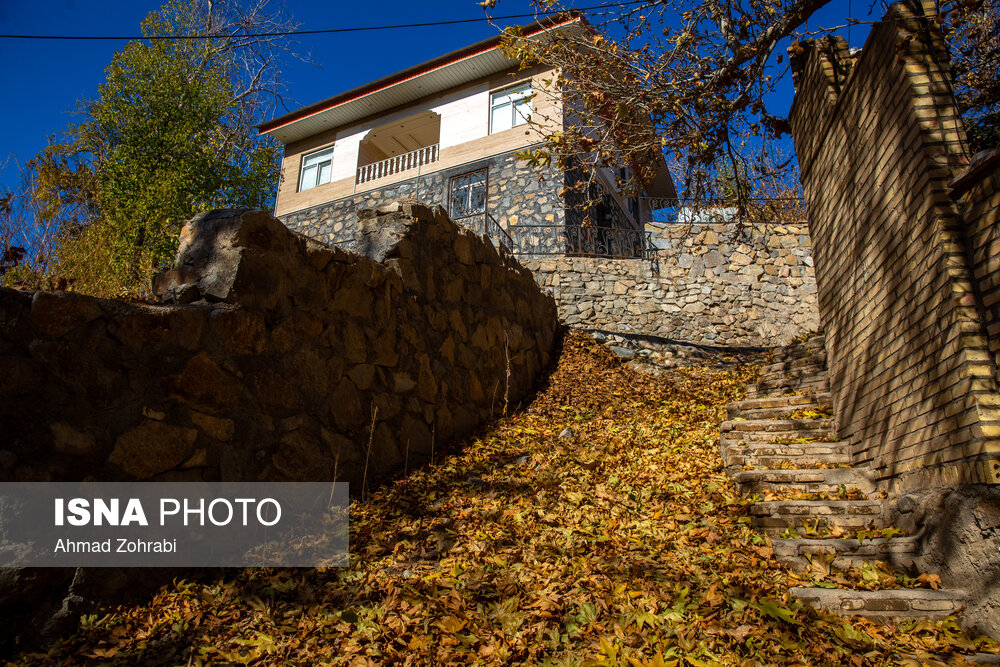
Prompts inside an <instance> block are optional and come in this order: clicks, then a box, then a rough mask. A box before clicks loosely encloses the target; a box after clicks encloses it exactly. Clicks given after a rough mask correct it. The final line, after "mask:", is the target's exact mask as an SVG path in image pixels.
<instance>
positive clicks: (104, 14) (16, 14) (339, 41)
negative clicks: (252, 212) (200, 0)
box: [0, 0, 883, 187]
mask: <svg viewBox="0 0 1000 667" xmlns="http://www.w3.org/2000/svg"><path fill="white" fill-rule="evenodd" d="M871 1H872V0H832V2H830V3H829V4H828V5H827V7H825V8H824V9H823V10H821V12H820V13H819V14H818V15H817V16H816V17H815V19H814V20H813V21H812V22H811V23H810V25H811V26H819V25H822V26H830V25H836V24H839V23H841V22H842V20H843V17H844V16H846V15H847V14H848V9H849V8H850V9H851V10H853V15H854V16H857V17H859V18H865V15H866V14H867V10H868V7H869V5H870V3H871ZM852 3H853V5H852ZM160 4H161V3H160V2H157V1H155V0H152V1H150V0H90V1H83V0H49V2H44V3H41V2H31V1H25V0H0V33H3V34H54V35H137V34H139V24H140V23H141V22H142V20H143V19H144V18H145V17H146V15H147V14H149V12H151V11H154V10H155V9H157V8H158V7H159V6H160ZM576 4H577V5H578V6H582V7H587V6H592V5H597V4H602V3H601V0H593V1H588V0H578V2H577V3H576ZM880 5H881V1H880V2H877V3H876V6H875V9H874V12H873V13H874V14H875V15H876V16H877V17H881V15H882V13H883V10H882V9H881V6H880ZM286 7H287V9H288V11H289V13H291V15H292V16H293V17H294V18H295V20H296V21H298V22H299V23H301V24H302V28H303V29H321V28H339V27H352V26H370V25H384V24H398V23H416V22H426V21H436V20H449V19H462V18H475V17H480V16H483V10H482V8H481V7H479V6H478V5H477V4H476V2H475V1H474V0H435V1H434V2H413V1H412V0H407V1H403V0H378V1H372V0H368V1H367V2H366V1H364V0H361V1H352V2H344V1H342V0H333V1H331V0H326V1H325V2H311V1H310V2H307V1H305V0H286ZM530 11H531V6H530V2H529V0H500V1H499V2H498V4H497V7H496V8H495V9H494V13H495V14H498V15H507V14H520V13H526V12H530ZM526 22H530V19H522V20H517V21H506V22H504V23H526ZM494 34H496V29H495V28H493V27H492V26H490V25H489V24H488V23H486V22H481V23H471V24H463V25H459V26H436V27H424V28H412V29H398V30H387V31H372V32H354V33H341V34H333V35H318V36H303V37H300V38H299V44H298V50H299V51H300V52H302V53H306V54H308V55H310V56H311V57H312V59H313V61H314V63H315V64H304V63H289V64H288V66H287V67H286V69H285V80H286V81H287V82H288V89H289V97H290V98H291V99H290V104H291V106H292V108H296V107H298V106H303V105H306V104H310V103H312V102H316V101H319V100H321V99H325V98H327V97H330V96H332V95H335V94H337V93H339V92H342V91H345V90H349V89H351V88H354V87H356V86H359V85H361V84H364V83H366V82H368V81H372V80H374V79H377V78H379V77H381V76H384V75H386V74H391V73H393V72H396V71H399V70H402V69H405V68H407V67H409V66H411V65H415V64H418V63H421V62H423V61H425V60H429V59H431V58H434V57H435V56H438V55H442V54H444V53H447V52H449V51H452V50H454V49H457V48H460V47H462V46H465V45H467V44H471V43H473V42H476V41H479V40H481V39H485V38H487V37H490V36H492V35H494ZM866 34H867V29H863V28H859V27H855V28H854V29H853V30H852V34H851V45H852V46H860V45H861V42H862V40H863V39H864V36H865V35H866ZM124 44H125V42H124V41H120V40H119V41H54V40H13V39H0V63H3V70H4V77H3V85H4V103H3V104H0V167H3V166H4V163H5V162H6V163H7V165H6V167H4V168H3V169H2V171H0V186H7V187H13V186H15V185H16V183H17V180H18V172H17V168H16V166H15V165H14V160H15V159H16V160H17V161H19V162H21V163H22V164H23V163H24V162H26V161H27V160H29V159H30V158H31V157H33V156H34V155H35V154H36V153H38V151H40V150H41V149H43V148H44V147H45V145H46V142H47V139H48V137H49V136H50V135H52V134H54V133H57V132H59V131H60V130H61V129H63V128H64V127H66V125H67V124H68V123H70V122H71V121H72V120H73V119H74V115H73V113H72V112H73V111H74V110H75V109H76V108H77V107H78V101H80V100H85V99H88V98H92V97H94V96H96V94H97V86H98V84H100V83H101V82H102V81H103V80H104V68H105V67H106V66H107V65H108V63H110V62H111V57H112V55H113V54H114V52H115V51H117V50H118V49H120V48H121V47H122V46H124ZM785 86H786V91H785V92H784V93H783V94H782V95H781V97H780V98H779V99H776V100H775V102H774V105H775V108H774V109H772V110H771V111H772V112H773V113H779V114H783V113H785V112H786V111H787V109H788V105H789V104H790V102H791V78H790V77H789V78H788V80H787V82H786V84H785Z"/></svg>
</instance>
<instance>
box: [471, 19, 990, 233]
mask: <svg viewBox="0 0 1000 667" xmlns="http://www.w3.org/2000/svg"><path fill="white" fill-rule="evenodd" d="M828 1H829V0H701V1H700V2H698V1H690V0H688V1H684V0H638V1H633V2H621V3H618V4H616V5H610V6H605V7H603V8H601V9H597V10H594V12H593V13H586V14H584V18H585V19H587V23H586V27H587V29H586V30H585V31H583V32H582V33H567V32H562V33H555V32H554V33H552V34H548V35H547V36H546V37H545V38H543V39H539V38H537V37H536V38H531V39H522V38H521V37H520V35H519V34H518V32H517V30H516V29H515V30H510V29H509V30H508V31H507V38H506V39H505V49H506V51H507V53H508V54H509V55H512V56H513V57H516V58H517V59H519V60H520V61H521V62H522V63H523V64H525V65H530V64H535V63H544V64H546V65H550V66H552V67H554V68H556V69H557V71H558V72H559V74H558V81H557V85H556V86H553V88H554V89H555V90H560V91H563V92H562V95H563V102H564V105H565V107H566V109H567V110H568V112H569V113H570V114H571V116H572V117H573V119H574V120H573V122H572V123H570V124H567V125H566V126H565V127H563V129H562V130H561V131H558V132H554V133H552V134H550V135H549V136H548V137H547V145H546V147H545V148H544V149H542V150H540V151H537V152H536V154H535V159H537V160H543V161H556V162H558V163H560V164H561V165H564V166H565V165H567V164H578V163H580V162H582V163H583V164H584V165H585V166H587V167H589V168H590V169H591V171H593V170H595V169H596V167H597V165H602V164H603V165H609V166H614V167H630V173H632V174H635V178H636V181H637V183H633V184H631V185H632V187H633V188H634V187H635V186H637V185H639V184H642V183H643V182H645V181H646V180H648V179H649V178H650V176H651V175H650V174H649V173H648V167H646V165H648V164H649V162H650V161H649V160H648V159H647V157H648V156H649V155H650V154H651V153H654V152H660V151H662V152H663V153H664V154H665V155H666V157H667V159H668V162H670V163H672V164H673V165H674V167H675V170H674V176H675V179H677V180H679V181H680V182H679V186H680V189H681V190H682V195H683V196H684V197H686V198H690V199H693V200H694V201H695V202H717V201H719V200H720V199H724V200H725V201H726V202H727V203H728V205H731V206H736V207H737V208H738V210H739V211H740V214H741V219H746V217H747V214H751V215H750V217H751V218H753V217H754V215H753V214H752V210H753V209H755V208H756V209H759V208H760V203H762V202H766V200H767V197H766V196H765V195H766V193H765V192H762V191H761V190H760V189H759V187H758V185H759V183H761V182H762V181H766V182H770V183H774V182H776V181H777V182H783V183H788V184H789V186H790V187H791V188H792V190H791V191H789V192H788V193H787V194H788V195H789V196H794V190H795V187H796V186H795V183H796V182H797V180H798V179H797V174H798V172H797V164H796V162H795V160H794V158H793V157H792V158H785V159H778V158H776V156H777V155H780V154H781V153H782V152H784V153H786V154H787V153H788V152H789V151H788V148H789V147H788V143H787V139H785V137H784V135H786V134H788V132H789V131H790V127H789V125H788V121H787V120H786V119H785V118H782V117H779V116H777V115H776V114H773V113H770V112H769V110H768V108H767V106H766V103H765V100H766V97H767V95H768V94H769V93H771V92H772V91H773V90H774V89H775V87H776V85H778V84H779V81H781V80H782V79H783V75H784V74H785V73H787V69H788V65H787V58H786V57H785V54H784V48H779V47H780V46H782V42H783V40H784V41H785V42H788V43H790V42H791V41H792V39H794V38H798V37H801V36H806V33H804V32H802V31H803V26H804V25H805V23H806V21H807V20H808V19H809V18H810V17H811V16H812V15H813V14H814V13H815V12H816V10H818V9H819V8H821V7H822V6H824V5H825V4H827V2H828ZM536 2H537V4H538V6H539V8H540V9H544V10H545V11H548V12H551V11H552V10H553V9H555V8H557V7H556V2H554V1H553V0H536ZM997 2H998V0H985V1H984V0H971V2H969V1H967V2H963V1H961V0H955V1H954V2H953V3H950V4H948V5H947V6H946V8H945V9H946V12H945V16H946V19H947V20H948V21H949V22H950V23H948V24H947V25H946V28H947V27H948V26H950V25H957V26H964V29H965V32H964V33H962V34H964V35H966V36H967V39H968V41H969V43H970V45H971V46H970V50H969V52H968V54H969V55H968V56H967V58H966V60H965V61H964V62H965V63H966V65H965V67H966V69H964V70H963V69H962V67H963V65H962V64H961V62H962V60H961V58H962V56H963V53H961V52H960V53H959V54H958V55H959V61H960V64H959V65H957V66H956V71H960V72H961V71H964V72H966V73H967V74H966V75H965V78H964V79H963V80H964V81H965V82H966V85H967V87H968V90H969V94H968V95H967V97H966V98H965V99H967V100H968V102H967V104H966V108H969V109H980V110H982V109H988V110H991V111H988V112H986V114H985V115H982V116H980V117H981V118H983V119H985V120H984V122H983V123H982V125H983V127H985V128H992V129H994V130H995V128H996V123H995V118H996V116H995V114H996V111H997V109H998V108H1000V95H998V93H997V91H996V85H997V82H996V77H995V73H996V71H997V67H996V64H995V63H996V60H995V58H996V53H997V49H996V48H995V40H996V39H997V37H996V36H997V31H996V29H995V26H996V24H995V17H996V14H995V7H996V4H997ZM484 4H486V5H487V6H491V4H492V3H490V2H487V3H484ZM983 7H992V8H993V9H992V10H991V11H993V14H992V16H993V21H994V22H993V23H992V24H991V23H989V21H987V20H982V19H981V20H979V21H978V22H972V21H967V20H966V19H967V17H969V16H971V15H974V14H975V12H976V11H979V10H980V9H981V8H983ZM852 23H857V21H855V20H853V19H851V18H850V17H847V18H845V25H850V24H852ZM991 25H992V26H993V28H992V30H991V29H990V28H989V27H988V26H991ZM815 34H816V33H811V34H809V35H808V36H812V35H815ZM988 40H992V41H989V43H990V44H993V45H994V46H993V47H992V48H991V49H986V50H987V51H988V52H989V53H991V54H992V57H993V58H994V60H993V63H994V64H993V65H992V67H990V68H987V69H981V68H982V67H983V65H982V62H983V60H982V57H981V53H982V51H983V49H982V45H983V44H985V43H987V42H988ZM785 85H790V83H786V84H785ZM980 93H982V95H980ZM961 99H962V97H961V96H960V100H961ZM990 114H993V115H990ZM990 119H994V120H993V121H990ZM723 165H725V168H723ZM734 175H737V177H735V178H734ZM779 189H781V188H779Z"/></svg>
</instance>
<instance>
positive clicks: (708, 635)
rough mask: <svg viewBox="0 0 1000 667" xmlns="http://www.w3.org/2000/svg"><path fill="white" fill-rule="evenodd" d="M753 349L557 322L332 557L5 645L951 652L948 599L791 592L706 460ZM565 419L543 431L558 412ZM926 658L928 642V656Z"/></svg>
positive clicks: (952, 655)
mask: <svg viewBox="0 0 1000 667" xmlns="http://www.w3.org/2000/svg"><path fill="white" fill-rule="evenodd" d="M755 372H756V371H755V369H754V368H752V367H745V366H743V367H739V366H738V367H735V368H726V367H724V366H720V365H718V364H716V365H715V366H711V367H709V366H706V367H701V368H687V369H680V370H675V371H670V372H668V373H667V374H665V375H664V376H663V377H653V376H649V375H643V374H641V373H638V372H635V371H632V370H630V369H628V368H625V367H623V366H621V365H620V364H619V362H618V361H616V360H615V358H614V357H613V356H612V355H611V354H610V353H609V352H607V351H606V350H605V349H604V348H602V347H601V346H600V345H598V344H596V343H595V342H593V341H592V339H590V338H589V337H586V336H582V335H575V334H574V335H570V336H568V337H567V338H566V340H565V341H564V343H563V350H562V353H561V356H560V360H559V364H558V367H557V368H556V369H555V371H554V373H553V374H552V375H551V377H550V378H549V380H548V383H547V385H546V386H545V387H543V388H542V390H541V391H540V393H539V394H538V395H537V396H536V397H535V398H534V400H533V401H532V402H531V403H530V405H528V407H527V408H526V409H525V410H523V411H520V412H518V413H517V414H515V415H514V416H512V417H509V418H506V419H503V420H500V421H499V422H498V423H496V424H494V425H493V426H491V427H490V428H489V430H488V431H486V432H485V433H484V434H483V435H482V436H481V437H480V438H478V439H476V440H475V441H473V442H469V443H467V444H466V445H465V446H464V447H463V448H459V449H456V450H455V453H453V454H451V455H447V456H444V457H442V458H441V459H440V460H439V461H438V462H436V464H435V465H432V466H428V467H426V468H425V469H422V470H419V471H417V472H414V473H411V474H410V475H409V476H408V477H407V478H405V479H402V480H399V481H397V482H394V483H391V484H388V485H386V486H385V487H383V488H381V489H379V490H378V491H377V492H376V493H375V494H374V495H372V496H371V497H370V498H367V499H364V500H356V501H354V503H353V504H352V507H351V564H350V567H348V568H345V569H325V570H306V569H300V570H242V571H235V572H234V573H233V574H232V575H231V576H230V577H229V578H225V579H222V580H214V581H205V582H200V583H191V582H177V583H175V585H174V586H172V587H169V590H167V589H165V590H163V591H162V592H161V593H160V594H158V595H157V596H156V597H155V599H153V600H151V601H150V602H149V603H148V604H147V605H145V606H140V607H130V608H122V609H119V610H117V611H116V612H115V613H112V614H109V615H107V616H103V617H100V618H98V617H96V616H91V617H86V618H84V620H83V623H82V625H81V630H80V632H79V633H78V634H77V635H76V636H74V637H72V638H70V639H68V640H66V641H64V642H62V643H61V644H58V645H57V646H55V647H53V648H52V649H51V650H50V651H49V652H48V653H47V654H34V655H25V656H20V658H19V662H20V663H21V664H53V663H55V664H59V663H64V664H80V663H82V662H90V663H94V664H165V665H166V664H180V665H201V664H220V663H222V664H227V663H235V664H243V663H250V664H281V665H289V664H302V665H312V664H325V663H331V664H352V665H389V664H402V665H478V664H482V665H494V664H544V665H685V664H690V665H710V664H732V665H750V664H836V665H839V664H848V665H852V664H853V665H868V664H883V663H892V664H899V663H903V664H920V663H924V664H926V662H927V661H931V660H933V661H941V662H946V663H952V662H954V663H956V664H958V663H961V664H964V658H962V655H963V654H968V653H972V652H975V651H977V650H979V651H997V650H998V649H997V646H996V645H995V644H993V643H991V642H988V641H987V640H982V639H974V638H972V637H971V636H967V635H965V634H963V633H962V632H961V631H959V630H958V628H957V626H956V624H955V622H954V621H946V622H943V623H940V624H932V623H927V622H924V623H910V624H906V625H901V626H879V625H874V624H872V623H869V622H867V621H863V620H858V621H854V622H847V621H844V620H842V619H839V618H836V617H833V616H827V615H823V614H819V613H817V612H815V611H813V610H811V609H808V608H802V607H800V605H799V604H798V603H796V602H794V601H792V600H790V598H789V596H788V593H787V589H788V586H790V585H795V584H796V583H798V582H797V581H796V580H795V579H794V578H791V577H790V575H789V573H788V572H787V570H785V569H784V568H783V567H782V566H781V565H779V564H778V563H777V562H776V561H774V560H773V559H772V552H771V549H770V547H769V541H768V539H767V538H766V537H762V536H760V535H758V534H756V533H754V532H753V531H751V530H750V528H749V518H748V516H747V513H746V505H745V501H743V500H741V499H740V497H739V496H738V495H737V493H736V491H735V489H734V486H733V484H732V483H731V482H730V480H729V479H728V478H727V477H726V476H725V475H724V474H723V472H722V469H721V461H720V459H719V456H718V437H719V432H718V428H719V423H720V421H721V420H722V418H723V416H724V407H725V404H726V403H727V402H728V401H731V400H736V399H739V398H741V397H742V394H743V385H744V383H745V382H746V381H748V380H751V379H752V378H753V376H754V374H755ZM567 427H569V428H570V429H571V430H572V435H571V437H568V438H567V437H560V434H561V433H563V434H564V435H566V434H565V433H564V429H566V428H567ZM931 664H934V663H931Z"/></svg>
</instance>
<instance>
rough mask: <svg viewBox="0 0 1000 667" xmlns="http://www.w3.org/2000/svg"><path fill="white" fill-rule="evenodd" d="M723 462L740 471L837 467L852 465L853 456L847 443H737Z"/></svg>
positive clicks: (729, 450)
mask: <svg viewBox="0 0 1000 667" xmlns="http://www.w3.org/2000/svg"><path fill="white" fill-rule="evenodd" d="M724 461H725V463H726V466H727V467H728V466H735V467H737V468H738V469H743V468H746V467H752V468H770V469H780V468H783V467H785V468H788V467H792V468H800V469H801V468H835V467H842V466H847V465H850V463H851V454H850V451H849V450H848V447H847V443H844V442H806V443H801V444H794V445H792V444H776V443H766V444H751V445H743V446H740V445H738V444H737V445H732V446H730V447H729V448H728V449H727V450H726V454H725V458H724Z"/></svg>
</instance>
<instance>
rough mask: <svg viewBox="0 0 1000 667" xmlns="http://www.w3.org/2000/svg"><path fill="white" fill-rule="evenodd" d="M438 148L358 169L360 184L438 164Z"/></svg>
mask: <svg viewBox="0 0 1000 667" xmlns="http://www.w3.org/2000/svg"><path fill="white" fill-rule="evenodd" d="M438 146H439V144H434V145H433V146H425V147H423V148H418V149H417V150H415V151H410V152H409V153H403V154H402V155H394V156H393V157H391V158H388V159H386V160H381V161H379V162H373V163H371V164H366V165H364V166H362V167H358V183H367V182H369V181H374V180H376V179H379V178H384V177H386V176H392V175H393V174H398V173H400V172H404V171H409V170H410V169H419V168H420V167H422V166H424V165H425V164H430V163H431V162H437V161H438V158H439V157H440V151H439V149H438Z"/></svg>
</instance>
